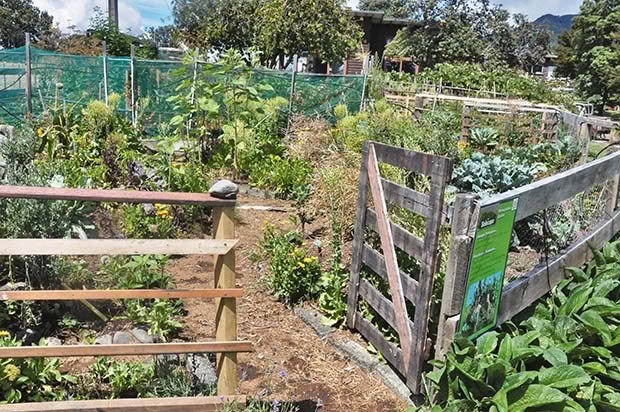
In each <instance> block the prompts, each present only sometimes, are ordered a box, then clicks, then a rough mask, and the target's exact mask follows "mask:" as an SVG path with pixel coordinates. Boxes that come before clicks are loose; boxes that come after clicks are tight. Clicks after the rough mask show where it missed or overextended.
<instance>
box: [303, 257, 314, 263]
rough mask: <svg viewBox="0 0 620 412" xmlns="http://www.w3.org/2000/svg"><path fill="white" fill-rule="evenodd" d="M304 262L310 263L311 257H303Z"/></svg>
mask: <svg viewBox="0 0 620 412" xmlns="http://www.w3.org/2000/svg"><path fill="white" fill-rule="evenodd" d="M304 263H312V259H310V258H305V259H304Z"/></svg>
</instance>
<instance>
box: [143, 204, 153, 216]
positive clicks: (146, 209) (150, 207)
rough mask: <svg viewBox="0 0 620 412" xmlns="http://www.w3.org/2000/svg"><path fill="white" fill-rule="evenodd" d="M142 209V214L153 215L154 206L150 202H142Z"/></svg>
mask: <svg viewBox="0 0 620 412" xmlns="http://www.w3.org/2000/svg"><path fill="white" fill-rule="evenodd" d="M142 210H144V214H145V215H147V216H155V206H153V204H152V203H143V204H142Z"/></svg>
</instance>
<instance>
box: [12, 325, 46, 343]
mask: <svg viewBox="0 0 620 412" xmlns="http://www.w3.org/2000/svg"><path fill="white" fill-rule="evenodd" d="M17 338H18V339H20V340H21V341H23V342H24V346H29V345H31V344H33V343H38V341H39V339H40V338H41V332H40V331H38V330H33V329H30V328H29V329H26V330H25V331H22V332H19V333H18V334H17Z"/></svg>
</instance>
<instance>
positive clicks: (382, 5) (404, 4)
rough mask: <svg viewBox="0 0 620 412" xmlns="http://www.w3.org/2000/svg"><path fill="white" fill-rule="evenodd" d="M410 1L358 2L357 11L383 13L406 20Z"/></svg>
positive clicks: (369, 0) (381, 0) (378, 0)
mask: <svg viewBox="0 0 620 412" xmlns="http://www.w3.org/2000/svg"><path fill="white" fill-rule="evenodd" d="M411 3H412V2H411V1H410V0H360V2H359V5H358V7H359V9H360V10H368V11H383V12H385V15H386V16H389V17H397V18H407V17H409V12H410V10H411Z"/></svg>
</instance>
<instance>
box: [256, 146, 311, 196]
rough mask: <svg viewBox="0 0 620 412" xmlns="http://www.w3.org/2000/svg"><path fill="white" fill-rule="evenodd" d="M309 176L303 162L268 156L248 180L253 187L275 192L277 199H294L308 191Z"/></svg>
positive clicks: (308, 169)
mask: <svg viewBox="0 0 620 412" xmlns="http://www.w3.org/2000/svg"><path fill="white" fill-rule="evenodd" d="M311 175H312V167H311V165H310V163H308V162H306V161H305V160H302V159H297V158H294V157H280V156H274V155H270V156H269V157H268V158H267V159H264V160H263V162H260V163H257V164H256V165H255V168H254V169H253V170H252V171H251V172H250V176H249V180H250V184H252V185H253V186H256V187H259V188H263V189H271V190H273V191H275V192H276V194H277V195H278V197H279V198H282V199H295V198H297V197H299V195H300V194H302V193H307V192H308V191H309V190H310V177H311Z"/></svg>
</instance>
